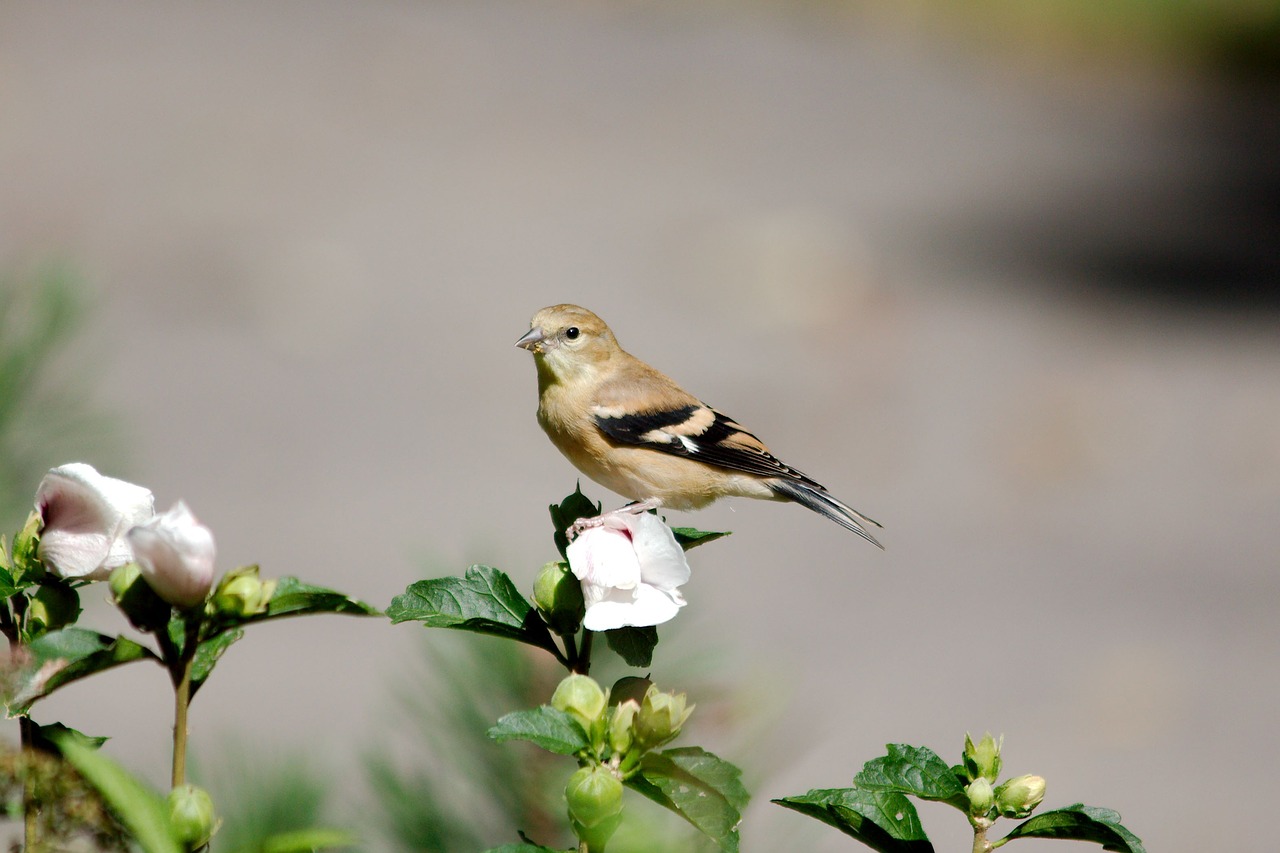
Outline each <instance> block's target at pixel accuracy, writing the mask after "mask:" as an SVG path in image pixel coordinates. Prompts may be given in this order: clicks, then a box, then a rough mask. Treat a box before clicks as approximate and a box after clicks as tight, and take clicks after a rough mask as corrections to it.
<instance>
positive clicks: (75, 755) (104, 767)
mask: <svg viewBox="0 0 1280 853" xmlns="http://www.w3.org/2000/svg"><path fill="white" fill-rule="evenodd" d="M58 749H59V750H60V751H61V752H62V755H63V757H64V758H66V759H67V761H69V762H71V764H72V766H74V767H75V768H76V770H78V771H80V775H81V776H83V777H84V778H85V779H87V780H88V781H89V783H90V784H91V785H93V787H95V788H97V789H98V792H99V793H100V794H102V798H103V799H104V800H106V801H107V802H108V803H110V804H111V807H112V809H114V810H115V812H116V814H117V815H119V817H120V820H121V821H122V822H123V823H124V825H125V826H126V827H128V829H129V832H130V833H131V834H132V835H133V837H134V839H135V840H137V842H138V844H139V845H140V846H141V847H142V849H143V850H144V851H146V853H182V847H181V845H180V844H179V843H178V842H177V840H176V839H175V838H174V833H173V830H172V828H171V827H170V825H169V808H168V806H166V805H165V802H164V800H163V799H161V798H160V796H159V795H158V794H156V793H155V792H154V791H152V790H150V789H149V788H147V787H146V786H145V785H143V784H142V783H141V782H139V781H138V780H137V779H135V778H134V777H133V776H132V775H131V774H130V773H129V772H128V771H126V770H125V769H124V768H122V767H121V766H120V765H119V764H116V763H115V762H114V761H112V760H111V759H110V758H107V757H106V756H105V755H103V754H102V753H101V752H98V751H97V750H95V749H92V748H90V747H87V746H84V745H83V744H80V743H77V742H76V741H75V740H74V739H71V738H64V739H62V740H60V741H59V742H58Z"/></svg>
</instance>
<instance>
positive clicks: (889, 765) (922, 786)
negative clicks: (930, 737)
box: [853, 743, 967, 809]
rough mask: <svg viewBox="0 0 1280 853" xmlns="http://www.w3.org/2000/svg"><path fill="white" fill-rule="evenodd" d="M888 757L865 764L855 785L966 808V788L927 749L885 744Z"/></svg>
mask: <svg viewBox="0 0 1280 853" xmlns="http://www.w3.org/2000/svg"><path fill="white" fill-rule="evenodd" d="M886 748H887V749H888V750H889V754H888V755H884V756H881V757H880V758H873V759H871V760H870V761H868V762H867V763H866V764H864V765H862V770H861V771H859V773H858V775H857V776H855V777H854V779H853V783H854V785H856V786H857V787H859V788H861V789H862V790H864V791H896V792H898V793H900V794H911V795H913V796H916V797H920V798H921V799H923V800H940V801H942V802H945V803H950V804H951V805H954V806H956V807H957V808H960V809H965V808H967V800H966V799H965V795H964V787H963V786H962V785H961V784H960V782H959V781H958V780H957V779H956V776H955V774H954V773H953V772H952V771H951V767H950V766H949V765H948V764H947V763H946V762H945V761H943V760H942V759H941V758H939V757H938V754H937V753H936V752H934V751H933V750H931V749H929V748H928V747H925V746H908V745H907V744H905V743H890V744H886Z"/></svg>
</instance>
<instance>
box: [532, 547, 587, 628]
mask: <svg viewBox="0 0 1280 853" xmlns="http://www.w3.org/2000/svg"><path fill="white" fill-rule="evenodd" d="M533 601H534V603H535V604H537V605H538V609H539V610H540V611H541V612H542V616H543V618H544V619H546V620H547V624H548V625H550V626H551V630H553V631H555V632H556V633H557V634H559V635H560V636H562V637H563V636H568V635H569V634H576V633H577V632H578V628H579V627H580V626H581V625H582V617H583V616H584V615H585V614H586V612H587V605H586V603H585V602H584V601H583V598H582V583H581V582H580V581H579V580H578V579H577V578H576V577H575V576H574V574H573V571H572V570H570V568H569V564H568V563H563V562H557V563H547V564H546V565H545V566H543V567H542V569H541V571H539V572H538V579H537V580H535V581H534V582H533Z"/></svg>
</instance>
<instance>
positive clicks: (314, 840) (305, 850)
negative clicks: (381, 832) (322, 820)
mask: <svg viewBox="0 0 1280 853" xmlns="http://www.w3.org/2000/svg"><path fill="white" fill-rule="evenodd" d="M359 842H360V839H358V838H356V836H354V835H352V834H351V833H350V832H347V831H346V830H342V829H298V830H294V831H292V832H280V833H276V834H275V835H269V836H267V838H265V839H264V840H263V841H262V844H261V846H258V847H253V848H250V849H247V850H242V851H240V853H312V851H315V850H333V849H336V848H339V847H355V846H356V845H357V844H358V843H359Z"/></svg>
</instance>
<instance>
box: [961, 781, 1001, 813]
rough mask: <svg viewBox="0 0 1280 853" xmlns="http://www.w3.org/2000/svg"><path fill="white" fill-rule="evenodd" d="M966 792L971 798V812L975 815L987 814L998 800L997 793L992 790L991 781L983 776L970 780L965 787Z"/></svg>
mask: <svg viewBox="0 0 1280 853" xmlns="http://www.w3.org/2000/svg"><path fill="white" fill-rule="evenodd" d="M964 793H965V796H966V797H968V798H969V814H971V815H973V816H974V817H983V816H984V815H986V813H987V812H989V811H991V806H992V804H993V803H995V801H996V797H995V793H994V792H993V791H992V790H991V783H990V782H988V781H987V780H986V779H984V778H983V777H981V776H979V777H978V778H977V779H974V780H973V781H972V782H970V783H969V784H968V785H967V786H966V787H965V789H964Z"/></svg>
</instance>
